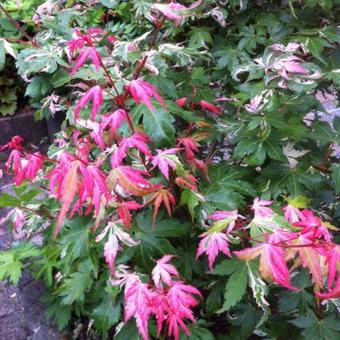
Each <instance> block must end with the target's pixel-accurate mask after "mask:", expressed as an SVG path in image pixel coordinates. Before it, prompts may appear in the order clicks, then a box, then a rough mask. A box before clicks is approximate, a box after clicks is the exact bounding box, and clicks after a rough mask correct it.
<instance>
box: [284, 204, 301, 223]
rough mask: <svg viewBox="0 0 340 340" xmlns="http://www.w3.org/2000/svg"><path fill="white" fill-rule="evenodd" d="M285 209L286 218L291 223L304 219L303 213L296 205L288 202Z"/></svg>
mask: <svg viewBox="0 0 340 340" xmlns="http://www.w3.org/2000/svg"><path fill="white" fill-rule="evenodd" d="M283 211H284V213H285V215H284V216H285V219H286V220H287V221H288V222H289V223H296V222H299V221H301V220H302V219H303V214H302V213H301V211H300V210H299V209H298V208H295V207H294V206H292V205H290V204H287V205H286V206H285V207H284V208H283Z"/></svg>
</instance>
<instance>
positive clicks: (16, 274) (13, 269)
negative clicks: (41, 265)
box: [0, 243, 40, 284]
mask: <svg viewBox="0 0 340 340" xmlns="http://www.w3.org/2000/svg"><path fill="white" fill-rule="evenodd" d="M39 255H40V250H39V249H38V248H36V247H34V246H33V245H31V244H27V243H24V244H19V245H18V246H16V247H13V248H12V249H10V250H5V251H2V252H0V281H1V280H4V279H8V280H9V281H10V282H11V283H12V284H17V283H18V281H19V279H20V277H21V272H22V269H23V266H24V264H23V261H24V260H26V259H28V258H30V257H36V256H39Z"/></svg>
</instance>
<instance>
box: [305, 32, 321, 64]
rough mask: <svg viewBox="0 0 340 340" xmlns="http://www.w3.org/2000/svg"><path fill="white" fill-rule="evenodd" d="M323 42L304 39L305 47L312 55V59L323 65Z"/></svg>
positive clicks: (314, 39) (311, 38) (314, 38)
mask: <svg viewBox="0 0 340 340" xmlns="http://www.w3.org/2000/svg"><path fill="white" fill-rule="evenodd" d="M324 45H325V40H323V39H321V38H317V37H309V38H307V39H306V46H307V48H308V49H309V51H310V52H311V53H312V55H313V57H314V58H317V59H319V60H320V61H321V62H323V63H324V64H325V61H324V59H323V58H322V56H321V54H322V51H323V49H324Z"/></svg>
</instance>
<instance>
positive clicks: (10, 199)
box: [0, 193, 21, 207]
mask: <svg viewBox="0 0 340 340" xmlns="http://www.w3.org/2000/svg"><path fill="white" fill-rule="evenodd" d="M20 204H21V200H20V199H18V198H17V197H14V196H12V195H10V194H7V193H3V194H1V196H0V207H18V206H20Z"/></svg>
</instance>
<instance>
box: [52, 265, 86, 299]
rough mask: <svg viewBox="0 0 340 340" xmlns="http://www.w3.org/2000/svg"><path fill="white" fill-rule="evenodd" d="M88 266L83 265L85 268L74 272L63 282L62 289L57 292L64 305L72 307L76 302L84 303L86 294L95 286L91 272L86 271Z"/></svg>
mask: <svg viewBox="0 0 340 340" xmlns="http://www.w3.org/2000/svg"><path fill="white" fill-rule="evenodd" d="M86 263H87V262H86ZM86 266H88V264H85V265H83V266H82V267H83V268H80V270H79V271H75V272H73V273H72V274H71V275H70V276H69V277H68V278H67V279H65V280H64V281H63V283H62V285H61V287H60V288H59V289H58V290H57V293H58V295H59V296H61V301H62V303H63V304H65V305H71V304H72V303H73V302H75V301H78V302H81V303H82V302H84V299H85V292H86V291H87V290H88V289H90V288H91V286H92V284H93V278H92V276H91V270H88V269H87V270H86Z"/></svg>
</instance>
